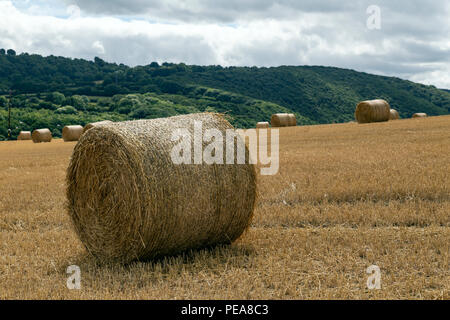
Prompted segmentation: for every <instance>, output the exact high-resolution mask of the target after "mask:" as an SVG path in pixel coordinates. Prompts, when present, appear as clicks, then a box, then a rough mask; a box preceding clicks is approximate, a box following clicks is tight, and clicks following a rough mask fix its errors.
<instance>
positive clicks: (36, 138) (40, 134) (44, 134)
mask: <svg viewBox="0 0 450 320" xmlns="http://www.w3.org/2000/svg"><path fill="white" fill-rule="evenodd" d="M31 138H32V139H33V142H34V143H40V142H51V141H52V133H51V131H50V130H49V129H36V130H34V131H33V133H32V134H31Z"/></svg>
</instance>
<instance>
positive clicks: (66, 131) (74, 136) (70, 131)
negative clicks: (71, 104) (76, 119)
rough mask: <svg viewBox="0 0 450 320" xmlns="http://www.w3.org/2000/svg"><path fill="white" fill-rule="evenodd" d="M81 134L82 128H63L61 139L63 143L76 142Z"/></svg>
mask: <svg viewBox="0 0 450 320" xmlns="http://www.w3.org/2000/svg"><path fill="white" fill-rule="evenodd" d="M82 133H83V127H82V126H65V127H64V128H63V130H62V138H63V140H64V142H69V141H78V140H79V139H80V137H81V135H82Z"/></svg>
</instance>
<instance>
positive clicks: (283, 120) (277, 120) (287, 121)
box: [270, 113, 292, 128]
mask: <svg viewBox="0 0 450 320" xmlns="http://www.w3.org/2000/svg"><path fill="white" fill-rule="evenodd" d="M291 123H292V119H291V117H290V116H289V113H276V114H273V115H272V117H271V118H270V124H271V125H272V128H279V127H289V126H290V125H291Z"/></svg>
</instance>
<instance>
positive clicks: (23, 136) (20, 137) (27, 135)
mask: <svg viewBox="0 0 450 320" xmlns="http://www.w3.org/2000/svg"><path fill="white" fill-rule="evenodd" d="M17 140H31V132H30V131H20V133H19V135H18V136H17Z"/></svg>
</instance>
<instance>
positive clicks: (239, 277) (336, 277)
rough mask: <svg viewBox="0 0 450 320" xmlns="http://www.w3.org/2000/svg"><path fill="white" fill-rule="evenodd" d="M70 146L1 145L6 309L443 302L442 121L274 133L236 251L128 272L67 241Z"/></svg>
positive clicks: (446, 285) (447, 134) (448, 170)
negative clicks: (269, 162)
mask: <svg viewBox="0 0 450 320" xmlns="http://www.w3.org/2000/svg"><path fill="white" fill-rule="evenodd" d="M74 145H75V143H64V142H62V141H61V140H54V141H53V142H52V143H49V144H33V143H32V142H30V141H24V142H0V299H191V298H193V299H368V298H369V299H449V298H450V268H449V244H450V117H435V118H428V119H415V120H400V121H392V122H388V123H378V124H368V125H358V124H339V125H323V126H308V127H297V128H286V129H281V130H280V172H279V174H277V175H276V176H266V177H259V181H258V189H259V198H258V202H257V206H256V211H255V216H254V220H253V223H252V226H251V227H250V228H249V230H248V231H247V232H246V233H245V234H244V235H243V236H242V237H241V239H240V240H238V241H237V242H236V243H235V244H233V245H231V246H225V247H217V248H214V249H209V250H201V251H195V252H189V253H186V254H183V255H179V256H176V257H169V258H166V259H162V260H158V261H152V262H136V263H133V264H131V265H128V266H120V265H98V264H96V262H95V261H94V260H93V259H92V258H91V257H90V256H89V255H88V254H87V252H86V250H85V249H84V247H83V245H82V244H81V242H80V241H79V240H78V238H77V236H76V234H75V233H74V232H73V231H72V227H71V224H70V221H69V217H68V216H67V214H66V212H65V170H66V168H67V166H68V163H69V159H70V155H71V152H72V149H73V147H74ZM74 264H75V265H78V266H79V267H80V269H81V289H80V290H69V289H68V288H67V286H66V280H67V278H68V276H69V275H68V274H66V268H67V267H68V266H69V265H74ZM371 265H377V266H379V268H380V270H381V285H382V287H381V289H380V290H369V289H368V288H367V284H366V282H367V278H368V276H369V275H368V274H366V269H367V267H369V266H371Z"/></svg>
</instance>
